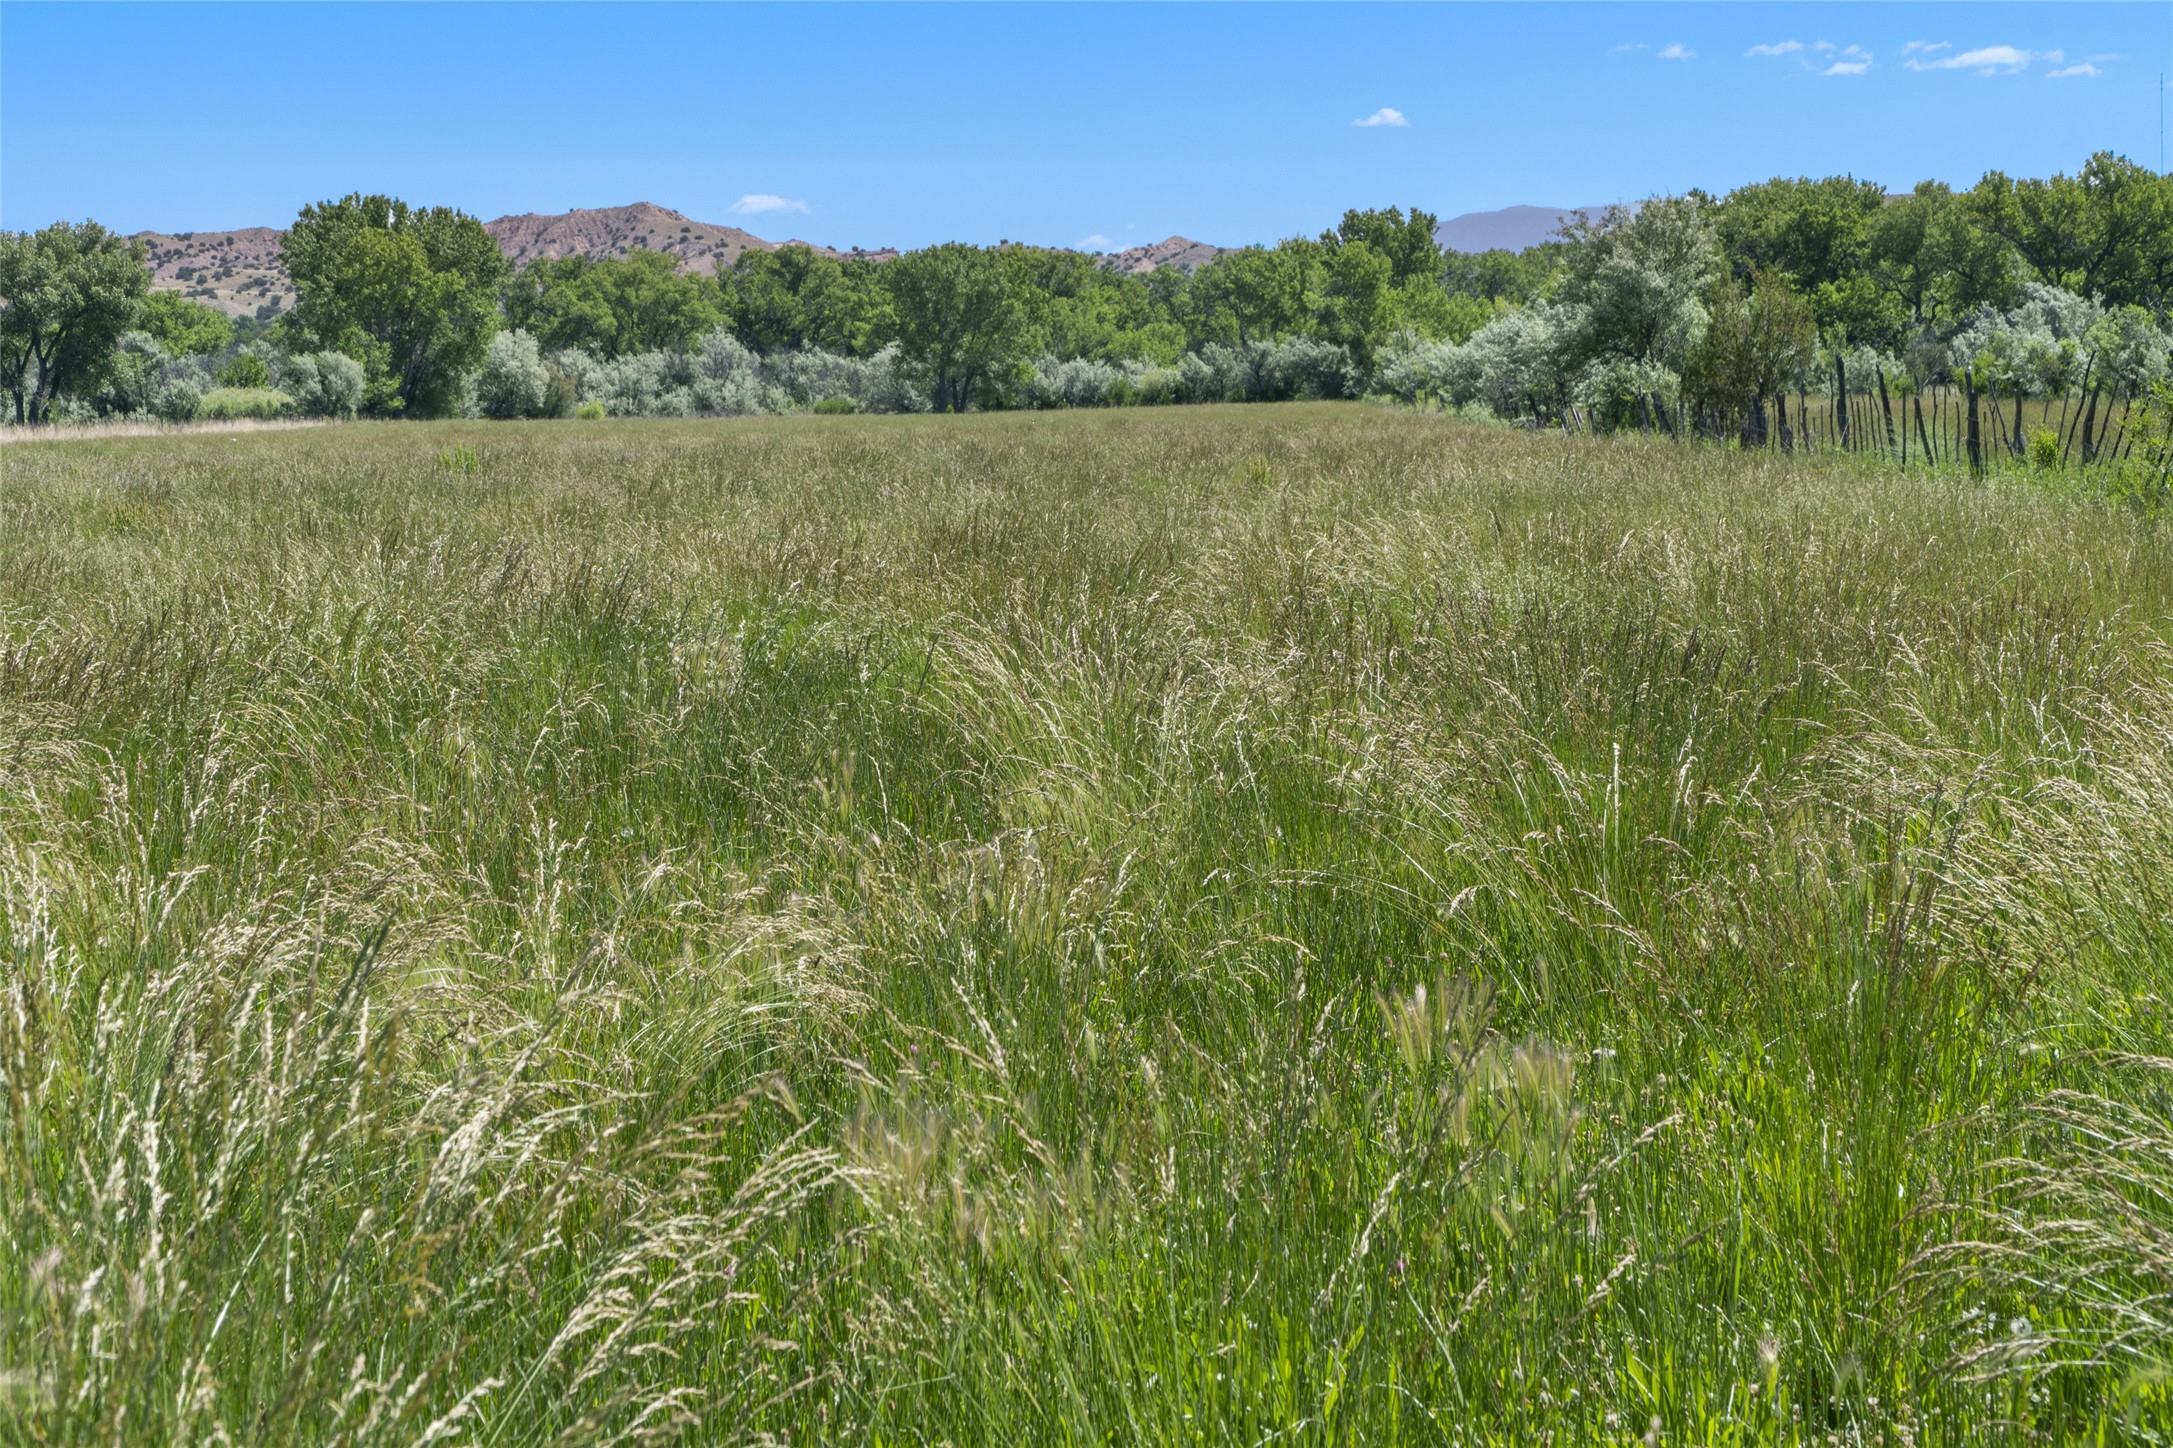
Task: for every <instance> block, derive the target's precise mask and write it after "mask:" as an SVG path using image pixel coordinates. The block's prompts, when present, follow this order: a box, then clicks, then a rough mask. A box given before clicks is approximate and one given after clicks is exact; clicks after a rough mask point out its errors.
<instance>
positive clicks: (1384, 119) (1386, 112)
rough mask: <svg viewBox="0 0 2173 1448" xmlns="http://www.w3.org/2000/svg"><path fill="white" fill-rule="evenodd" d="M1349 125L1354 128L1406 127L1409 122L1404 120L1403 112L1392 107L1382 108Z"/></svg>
mask: <svg viewBox="0 0 2173 1448" xmlns="http://www.w3.org/2000/svg"><path fill="white" fill-rule="evenodd" d="M1351 124H1352V125H1354V126H1408V125H1410V124H1411V122H1410V121H1408V120H1407V119H1405V118H1404V114H1403V112H1402V111H1399V110H1397V109H1396V108H1395V107H1394V106H1383V107H1381V108H1380V109H1379V110H1377V111H1375V112H1374V113H1373V114H1372V115H1370V116H1367V117H1366V118H1365V119H1364V120H1362V121H1352V122H1351Z"/></svg>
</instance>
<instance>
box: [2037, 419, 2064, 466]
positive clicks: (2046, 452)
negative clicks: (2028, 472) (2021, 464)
mask: <svg viewBox="0 0 2173 1448" xmlns="http://www.w3.org/2000/svg"><path fill="white" fill-rule="evenodd" d="M2059 465H2060V435H2059V434H2058V433H2056V432H2054V431H2053V430H2052V429H2051V428H2049V427H2047V428H2040V429H2038V431H2037V432H2036V433H2035V434H2034V435H2033V436H2032V437H2031V438H2030V466H2031V467H2033V468H2036V469H2038V470H2039V471H2041V472H2050V471H2052V469H2054V468H2056V467H2058V466H2059Z"/></svg>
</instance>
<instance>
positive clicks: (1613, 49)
mask: <svg viewBox="0 0 2173 1448" xmlns="http://www.w3.org/2000/svg"><path fill="white" fill-rule="evenodd" d="M1649 49H1651V47H1650V46H1648V45H1645V44H1644V43H1643V42H1639V43H1637V44H1634V45H1610V46H1608V47H1607V53H1608V54H1609V55H1627V54H1629V53H1630V52H1631V51H1633V50H1649Z"/></svg>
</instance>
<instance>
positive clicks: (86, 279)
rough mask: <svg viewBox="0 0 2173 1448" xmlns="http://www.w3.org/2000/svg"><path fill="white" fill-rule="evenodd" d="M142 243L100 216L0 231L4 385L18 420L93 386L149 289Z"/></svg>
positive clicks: (39, 417)
mask: <svg viewBox="0 0 2173 1448" xmlns="http://www.w3.org/2000/svg"><path fill="white" fill-rule="evenodd" d="M143 256H144V248H143V243H142V242H140V241H129V240H126V239H125V238H123V237H119V236H116V235H114V234H113V233H112V232H110V231H108V230H106V229H105V228H104V227H103V226H100V225H99V224H98V223H97V222H95V221H85V222H80V223H76V222H67V221H59V222H55V223H54V224H53V225H51V226H48V227H47V228H45V230H43V231H40V232H37V233H35V234H29V233H21V232H0V302H4V303H5V306H4V307H0V389H5V390H6V392H7V393H8V395H9V396H10V397H12V398H13V399H14V402H15V420H16V421H17V422H43V421H44V420H45V418H46V416H47V414H48V413H49V412H50V411H51V409H52V406H53V399H54V398H55V397H58V396H60V395H61V394H62V393H79V392H86V391H89V390H90V389H91V388H93V387H95V386H96V385H97V384H98V382H99V381H100V380H101V378H102V376H103V374H104V372H105V369H106V368H107V367H108V365H110V363H111V361H112V358H113V355H114V349H115V347H116V346H117V345H118V343H119V342H120V338H121V334H122V333H123V332H125V331H127V330H128V329H129V328H130V327H132V326H134V325H135V322H136V318H137V316H138V314H139V313H140V312H141V310H142V307H143V299H144V296H145V294H146V293H147V292H149V291H150V289H151V273H150V270H149V268H147V267H146V266H145V265H144V260H143Z"/></svg>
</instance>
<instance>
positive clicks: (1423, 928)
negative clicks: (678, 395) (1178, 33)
mask: <svg viewBox="0 0 2173 1448" xmlns="http://www.w3.org/2000/svg"><path fill="white" fill-rule="evenodd" d="M2169 644H2173V526H2169V523H2168V522H2167V520H2165V519H2162V518H2161V519H2153V518H2149V517H2145V516H2143V515H2140V514H2138V513H2134V512H2131V511H2124V510H2122V509H2119V508H2116V507H2111V506H2107V505H2104V504H2102V503H2099V502H2096V501H2092V500H2089V499H2085V498H2081V497H2078V496H2065V495H2060V494H2057V493H2055V492H2052V491H2049V490H2048V487H2047V486H2041V485H2038V484H2033V483H2032V482H2030V481H2028V480H2026V479H2023V478H2021V477H2019V476H2018V477H2015V478H2012V479H2000V478H1995V479H1994V480H1993V481H1992V482H1990V483H1987V484H1984V485H1981V486H1980V485H1973V484H1971V483H1970V482H1968V481H1967V480H1966V479H1965V478H1961V477H1958V476H1952V475H1927V474H1925V473H1922V472H1912V473H1901V472H1898V471H1896V470H1894V469H1892V468H1890V467H1874V466H1870V465H1864V464H1859V463H1856V462H1853V461H1849V460H1844V459H1813V460H1810V461H1803V460H1790V459H1785V458H1779V457H1774V456H1762V455H1754V454H1753V455H1746V454H1740V453H1734V452H1730V451H1723V450H1718V449H1711V450H1699V449H1681V448H1676V447H1673V446H1670V445H1668V444H1666V443H1662V442H1657V441H1648V440H1641V439H1638V438H1634V437H1624V438H1617V439H1613V440H1590V439H1581V440H1580V439H1568V438H1563V437H1560V436H1554V435H1532V434H1525V433H1518V432H1513V431H1509V430H1505V429H1498V428H1488V427H1478V426H1472V425H1468V424H1462V423H1458V422H1455V421H1450V420H1445V419H1442V418H1440V417H1435V416H1427V415H1423V414H1419V413H1413V412H1390V411H1384V410H1379V409H1374V408H1370V407H1366V406H1361V405H1321V406H1300V405H1291V406H1278V407H1255V408H1250V409H1239V408H1201V409H1166V410H1157V411H1112V412H1106V413H1077V414H1052V415H1041V416H1024V415H1009V416H982V417H968V418H940V419H935V418H924V419H907V418H820V419H801V420H779V421H763V422H744V423H713V422H712V423H703V422H692V423H611V424H603V425H597V426H589V427H581V426H575V425H571V424H535V425H513V424H507V425H476V424H445V425H404V426H403V425H380V426H345V427H334V428H318V429H311V430H305V431H295V432H283V433H253V434H248V435H244V436H236V437H231V438H230V437H221V436H207V435H196V436H188V437H166V438H115V439H107V440H85V441H77V442H71V443H66V444H55V445H38V444H19V445H14V446H11V447H10V448H9V449H8V450H7V451H6V453H5V455H4V456H0V902H4V911H0V1088H4V1089H0V1438H4V1439H5V1441H7V1442H9V1443H37V1444H93V1443H96V1444H114V1443H132V1444H209V1443H233V1444H250V1445H255V1444H264V1445H273V1444H289V1443H310V1444H318V1443H338V1444H343V1445H344V1444H356V1445H360V1444H396V1443H397V1444H408V1443H424V1442H456V1441H457V1442H464V1443H471V1442H472V1443H476V1444H484V1445H492V1444H507V1445H510V1444H531V1443H546V1442H552V1443H585V1442H590V1441H609V1440H622V1439H624V1440H639V1439H643V1438H648V1437H655V1438H661V1439H667V1440H672V1441H680V1440H688V1441H694V1442H726V1441H738V1440H746V1439H752V1438H759V1437H761V1436H763V1435H774V1436H776V1437H779V1438H788V1439H791V1440H793V1441H797V1442H809V1443H812V1442H829V1441H848V1442H871V1443H883V1444H905V1443H943V1442H948V1443H954V1444H969V1443H971V1444H1026V1443H1090V1442H1106V1443H1149V1442H1152V1443H1163V1442H1168V1443H1200V1444H1209V1443H1213V1444H1233V1445H1251V1444H1263V1443H1268V1442H1319V1443H1328V1442H1338V1443H1341V1442H1351V1443H1369V1444H1371V1443H1432V1442H1444V1441H1445V1442H1452V1443H1465V1442H1501V1443H1539V1442H1554V1443H1560V1444H1571V1443H1585V1442H1605V1441H1619V1442H1626V1443H1627V1442H1636V1441H1640V1440H1642V1441H1648V1442H1666V1443H1673V1444H1688V1443H1766V1442H1821V1443H1824V1442H1848V1443H1858V1442H1864V1443H1891V1444H1933V1443H1976V1442H1986V1443H2010V1442H2012V1443H2025V1442H2027V1443H2052V1442H2090V1443H2099V1442H2105V1443H2159V1442H2165V1441H2167V1440H2168V1438H2169V1437H2173V1381H2169V1379H2168V1376H2167V1375H2168V1371H2169V1368H2173V1062H2169V1061H2167V1060H2165V1059H2163V1058H2164V1057H2165V1056H2167V1055H2168V1054H2173V1052H2169V1051H2168V1048H2167V1046H2166V1044H2165V1043H2166V1041H2167V1040H2168V1039H2169V1036H2173V1019H2169V1010H2168V1005H2167V1000H2168V995H2169V992H2173V652H2169Z"/></svg>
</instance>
